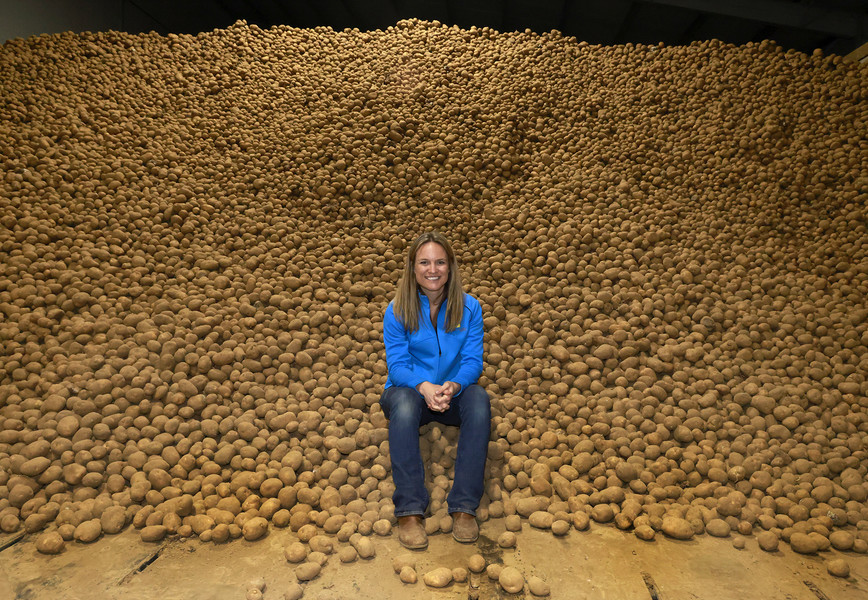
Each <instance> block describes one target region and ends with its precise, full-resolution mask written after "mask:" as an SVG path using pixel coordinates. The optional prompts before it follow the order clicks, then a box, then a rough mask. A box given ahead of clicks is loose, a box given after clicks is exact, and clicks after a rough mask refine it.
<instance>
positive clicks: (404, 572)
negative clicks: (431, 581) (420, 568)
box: [398, 565, 437, 587]
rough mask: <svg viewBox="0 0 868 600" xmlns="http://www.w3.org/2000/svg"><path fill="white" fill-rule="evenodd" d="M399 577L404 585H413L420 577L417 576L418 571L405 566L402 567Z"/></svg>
mask: <svg viewBox="0 0 868 600" xmlns="http://www.w3.org/2000/svg"><path fill="white" fill-rule="evenodd" d="M398 577H399V578H400V580H401V581H402V582H403V583H410V584H412V583H416V582H417V581H418V580H419V578H418V576H417V575H416V569H414V568H413V567H411V566H410V565H404V566H403V567H401V571H400V572H399V573H398ZM426 584H427V582H426ZM434 587H437V586H434Z"/></svg>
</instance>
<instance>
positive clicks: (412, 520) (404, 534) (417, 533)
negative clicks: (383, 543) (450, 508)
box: [398, 515, 428, 550]
mask: <svg viewBox="0 0 868 600" xmlns="http://www.w3.org/2000/svg"><path fill="white" fill-rule="evenodd" d="M398 541H399V542H401V545H402V546H404V547H405V548H407V549H409V550H422V549H424V548H427V547H428V534H426V533H425V524H424V522H423V521H422V516H421V515H407V516H404V517H398Z"/></svg>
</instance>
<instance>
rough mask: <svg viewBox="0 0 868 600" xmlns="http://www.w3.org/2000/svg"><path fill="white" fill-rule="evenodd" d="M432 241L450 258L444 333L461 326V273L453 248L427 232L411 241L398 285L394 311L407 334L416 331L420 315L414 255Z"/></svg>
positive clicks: (430, 232)
mask: <svg viewBox="0 0 868 600" xmlns="http://www.w3.org/2000/svg"><path fill="white" fill-rule="evenodd" d="M429 242H434V243H435V244H439V245H440V246H442V248H443V249H444V250H445V251H446V257H447V258H448V259H449V279H448V280H447V281H446V331H453V330H454V329H455V328H456V327H458V326H459V325H461V318H462V317H463V316H464V288H463V286H462V285H461V273H460V272H459V271H458V261H457V260H456V259H455V252H453V251H452V246H450V245H449V242H447V241H446V238H445V237H443V236H442V235H441V234H440V233H438V232H436V231H428V232H425V233H423V234H422V235H420V236H419V237H417V238H416V239H415V240H413V243H412V244H410V248H409V250H408V251H407V258H406V260H405V261H404V272H403V273H402V275H401V280H400V281H399V282H398V291H397V293H396V294H395V301H394V304H393V310H394V312H395V316H396V317H397V318H398V320H399V321H400V322H401V323H402V324H403V325H404V327H405V328H406V329H408V330H409V331H416V330H417V329H419V314H420V313H421V312H422V308H421V304H420V303H419V284H418V283H416V272H415V270H414V267H415V265H416V254H417V253H418V252H419V248H421V247H422V246H423V245H425V244H427V243H429Z"/></svg>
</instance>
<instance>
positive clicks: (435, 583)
mask: <svg viewBox="0 0 868 600" xmlns="http://www.w3.org/2000/svg"><path fill="white" fill-rule="evenodd" d="M422 581H424V582H425V585H427V586H428V587H433V588H443V587H446V586H447V585H449V584H450V583H452V570H451V569H449V568H447V567H438V568H436V569H432V570H431V571H428V572H427V573H425V574H424V575H423V576H422Z"/></svg>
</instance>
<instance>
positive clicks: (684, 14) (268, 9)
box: [122, 0, 868, 55]
mask: <svg viewBox="0 0 868 600" xmlns="http://www.w3.org/2000/svg"><path fill="white" fill-rule="evenodd" d="M414 17H415V18H419V19H425V20H438V21H440V22H442V23H445V24H448V25H453V24H454V25H459V26H461V27H470V26H471V25H476V26H478V27H483V26H488V27H491V28H494V29H497V30H499V31H513V30H524V29H526V28H528V29H531V30H534V31H537V32H541V31H548V30H551V29H558V30H560V31H561V32H562V33H563V34H565V35H571V36H575V37H576V38H578V39H580V40H584V41H587V42H589V43H594V44H622V43H627V42H634V43H645V44H656V43H658V42H663V43H665V44H667V45H680V44H688V43H690V42H691V41H695V40H706V39H712V38H716V39H719V40H723V41H725V42H730V43H734V44H743V43H746V42H750V41H754V42H757V41H761V40H763V39H772V40H775V41H776V42H777V43H778V44H779V45H780V46H782V47H784V48H794V49H796V50H800V51H802V52H806V53H810V52H812V51H813V50H814V49H815V48H820V49H822V50H823V52H825V53H827V54H830V53H835V54H841V55H847V54H849V53H851V52H853V51H854V50H856V49H857V48H859V47H860V46H862V45H863V44H865V43H866V41H868V0H183V1H181V0H124V2H123V17H122V21H123V23H122V28H123V29H125V30H127V31H130V32H133V33H138V32H140V31H143V30H149V29H153V30H155V31H157V32H159V33H162V34H166V33H197V32H199V31H207V30H210V29H214V28H222V27H226V26H228V25H230V24H232V23H234V22H235V21H237V20H239V19H246V20H247V22H248V23H251V24H253V23H255V24H257V25H259V26H261V27H268V26H271V25H276V24H284V25H291V26H294V27H316V26H318V25H326V26H330V27H332V28H334V29H344V28H352V27H357V28H359V29H384V28H386V27H388V26H389V25H393V24H395V23H396V22H397V21H399V20H401V19H408V18H414Z"/></svg>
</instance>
